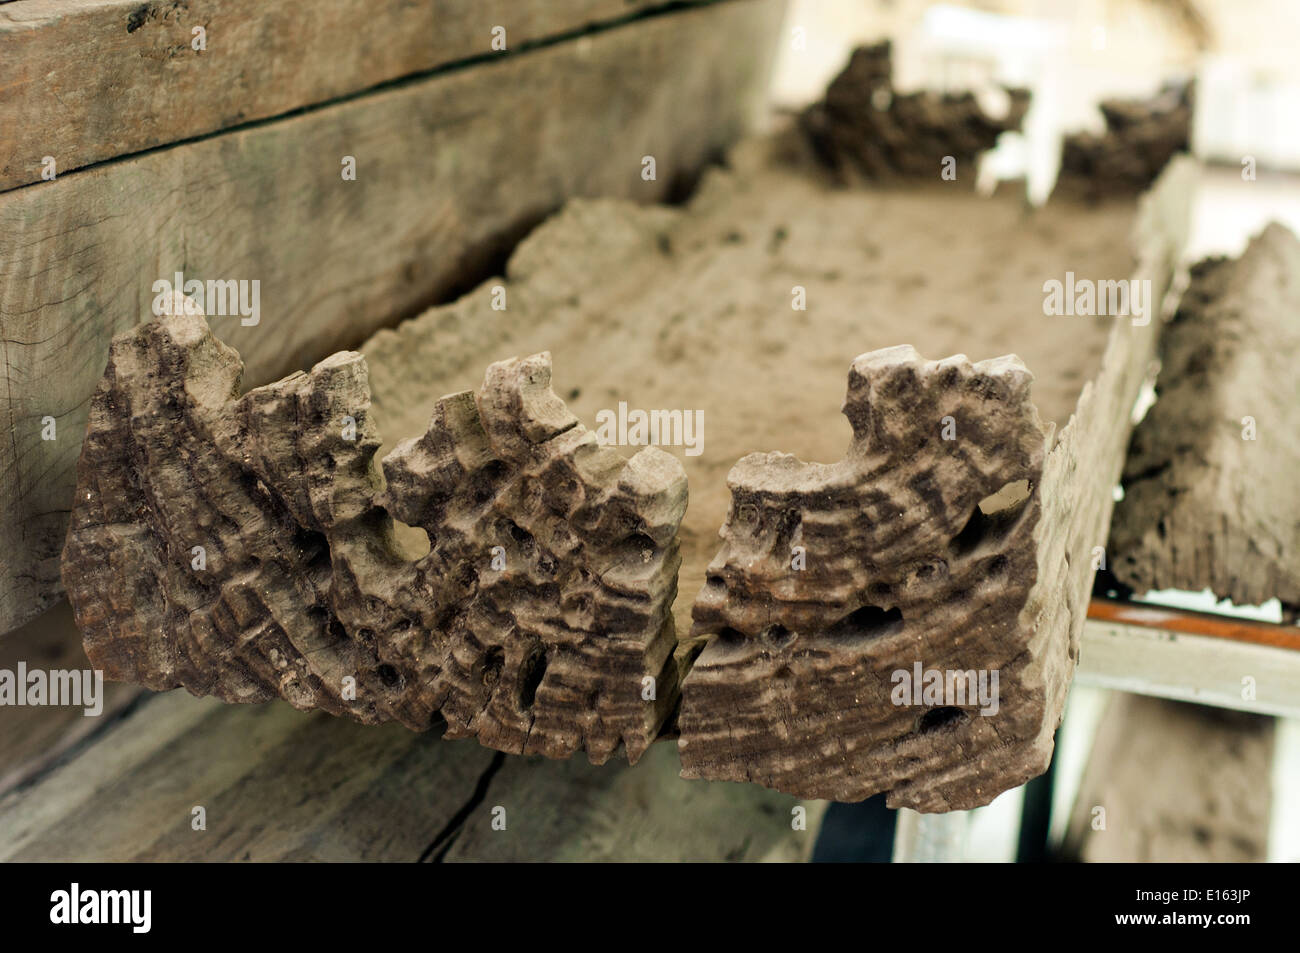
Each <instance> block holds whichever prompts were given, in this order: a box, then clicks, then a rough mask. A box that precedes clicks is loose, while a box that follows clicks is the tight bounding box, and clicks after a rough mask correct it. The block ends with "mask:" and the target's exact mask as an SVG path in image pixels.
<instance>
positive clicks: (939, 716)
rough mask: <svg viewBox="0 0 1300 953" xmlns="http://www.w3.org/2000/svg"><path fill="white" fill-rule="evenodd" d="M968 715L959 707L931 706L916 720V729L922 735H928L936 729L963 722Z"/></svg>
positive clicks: (949, 727) (950, 726)
mask: <svg viewBox="0 0 1300 953" xmlns="http://www.w3.org/2000/svg"><path fill="white" fill-rule="evenodd" d="M968 717H969V716H968V715H967V714H966V712H964V711H962V710H961V709H960V708H953V707H952V706H949V705H945V706H944V707H942V708H931V709H930V710H929V711H927V712H926V713H925V714H924V715H922V716H921V720H920V721H919V722H917V726H916V730H917V731H918V732H920V733H921V734H923V735H928V734H931V733H933V732H936V731H943V730H945V729H951V728H956V727H957V726H958V725H960V724H961V723H962V722H964V721H965V720H966V719H967V718H968Z"/></svg>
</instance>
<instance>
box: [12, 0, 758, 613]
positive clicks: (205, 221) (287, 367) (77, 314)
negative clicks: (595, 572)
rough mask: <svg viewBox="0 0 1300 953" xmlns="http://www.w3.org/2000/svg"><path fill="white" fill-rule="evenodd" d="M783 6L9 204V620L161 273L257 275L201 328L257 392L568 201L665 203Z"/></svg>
mask: <svg viewBox="0 0 1300 953" xmlns="http://www.w3.org/2000/svg"><path fill="white" fill-rule="evenodd" d="M83 6H84V5H80V4H79V5H77V7H76V9H78V10H79V9H81V8H82V7H83ZM109 6H110V7H111V6H115V5H113V4H110V5H109ZM585 6H586V5H584V7H585ZM11 7H12V9H11ZM592 8H593V9H594V7H592ZM24 9H26V2H25V0H24V2H22V3H19V4H13V5H9V6H6V7H5V11H6V13H8V14H9V16H10V17H14V16H17V15H18V14H19V13H21V12H22V11H23V10H24ZM148 9H150V10H153V9H155V7H149V8H148ZM158 9H163V7H162V6H159V7H158ZM167 9H171V8H170V7H168V8H167ZM385 9H387V8H385ZM529 9H530V10H532V9H534V8H533V7H530V8H529ZM535 9H536V10H540V5H539V6H538V7H536V8H535ZM570 9H573V8H572V7H571V8H570ZM782 9H783V4H782V3H781V2H780V0H741V2H729V3H722V4H716V5H709V6H704V7H700V8H696V9H687V10H681V11H678V12H676V13H674V14H672V15H670V16H663V17H653V18H648V19H644V20H638V21H634V22H630V23H627V24H625V25H622V26H620V27H618V28H616V29H611V30H607V31H604V32H600V33H597V34H593V35H591V36H587V37H582V38H580V39H577V40H574V41H572V42H565V43H560V44H556V45H554V46H549V47H545V48H541V49H534V50H530V51H526V52H523V53H520V54H518V55H513V54H512V55H509V56H504V57H501V58H500V59H490V60H488V61H485V62H482V63H479V64H476V65H474V66H473V67H472V68H468V69H464V70H456V71H452V72H447V73H444V74H440V75H432V76H429V77H423V78H417V79H414V80H412V81H410V82H405V83H401V84H396V85H392V86H389V87H386V88H384V89H382V90H380V91H375V92H372V93H369V94H367V95H363V96H359V97H356V98H352V99H348V100H345V101H342V102H338V103H332V104H330V105H328V106H326V107H324V108H321V109H315V110H309V111H307V112H305V113H300V114H296V115H291V116H288V117H286V118H282V119H278V120H276V121H273V122H266V123H257V124H253V125H250V126H247V127H245V128H241V129H237V130H232V131H229V132H227V133H224V134H221V135H215V136H211V137H208V138H204V139H200V140H198V141H193V142H186V143H181V144H179V145H175V146H171V147H167V148H160V149H153V150H149V151H146V152H143V153H139V154H137V155H133V156H130V157H128V158H125V159H123V160H121V161H116V162H111V163H102V164H99V165H96V166H95V167H93V168H88V169H84V170H81V171H77V172H72V173H69V174H67V175H63V176H60V177H59V178H58V179H57V180H55V181H53V182H41V183H38V184H36V185H33V186H28V187H24V188H18V189H14V190H11V191H9V192H5V193H2V194H0V262H3V265H2V266H0V269H2V270H0V366H2V367H3V371H2V372H0V373H3V375H4V381H3V382H2V383H0V481H2V482H3V484H4V486H5V487H6V490H7V492H6V493H5V494H4V495H3V501H2V502H0V543H2V544H3V545H0V633H3V632H6V631H8V630H10V629H12V628H14V627H15V626H17V625H19V624H21V623H22V622H23V621H24V620H26V619H29V618H31V617H33V616H35V615H36V614H38V613H39V612H40V611H41V610H42V609H44V608H45V607H47V606H49V605H50V604H52V603H53V601H54V600H55V599H56V598H57V597H58V595H59V593H60V591H61V587H60V584H59V579H58V553H59V550H60V549H61V547H62V543H63V536H64V533H65V531H66V528H67V520H68V512H69V509H70V506H71V502H72V489H73V485H74V482H75V475H74V470H75V464H76V459H77V456H78V453H79V450H80V443H81V434H82V433H83V432H84V430H85V425H86V419H87V413H88V409H89V402H90V396H91V393H92V392H93V390H94V388H95V384H96V382H97V381H98V379H99V376H100V373H101V371H102V370H103V366H104V360H105V358H106V356H107V353H108V344H109V341H110V340H111V338H112V337H113V335H114V334H116V333H118V332H120V331H123V330H125V329H127V328H129V327H131V326H133V325H134V324H135V323H136V322H137V321H139V320H140V318H141V316H142V315H144V314H145V313H146V311H147V308H148V305H149V302H150V301H151V300H152V299H153V297H154V292H153V290H152V286H153V283H154V282H156V281H158V280H159V279H161V278H166V279H168V280H171V278H172V276H173V275H174V274H175V273H176V272H178V271H179V272H182V273H184V275H185V277H186V278H188V279H199V280H217V279H223V280H224V279H230V280H240V281H253V280H256V281H259V282H260V299H261V301H260V303H261V310H262V313H263V314H265V315H266V316H267V318H266V320H265V321H262V322H260V323H259V324H257V325H255V326H243V325H242V324H241V319H240V317H239V316H231V317H219V318H218V317H215V316H214V324H215V328H214V329H215V330H216V332H217V334H218V336H219V337H221V338H222V339H223V340H224V341H226V342H227V343H229V344H231V345H233V346H234V347H236V348H237V349H238V350H240V352H241V353H242V354H243V355H244V358H245V361H246V362H247V376H248V380H249V383H252V384H260V383H265V382H267V381H269V380H273V379H275V378H276V377H279V376H281V375H283V374H285V373H288V372H290V371H293V370H300V369H305V368H307V367H309V366H310V365H311V364H312V363H314V362H315V361H317V360H319V359H320V358H322V357H324V356H326V355H327V354H329V353H330V352H332V351H334V350H336V349H337V348H339V347H347V346H353V345H355V344H356V343H357V342H359V341H361V340H363V339H364V338H365V337H366V336H367V335H369V334H370V333H372V332H373V331H374V330H375V329H376V328H378V327H380V326H382V325H384V324H386V323H392V322H395V321H397V320H399V319H400V318H402V317H405V316H409V315H411V314H414V313H417V312H418V311H420V310H421V309H423V308H425V307H427V306H428V305H429V304H430V303H431V302H432V301H435V300H438V299H441V298H445V297H446V296H447V295H449V294H453V293H455V292H457V291H459V290H461V289H462V288H463V287H464V284H465V282H466V281H467V280H470V279H469V276H473V275H477V274H480V273H481V272H482V271H483V270H484V269H486V268H487V267H488V263H489V262H491V261H492V260H493V258H494V256H496V255H498V254H500V253H501V251H502V250H503V249H504V248H506V247H509V245H510V244H511V243H513V242H514V241H516V240H517V239H518V236H519V235H520V234H521V233H523V232H524V231H526V230H527V229H528V228H530V227H531V226H533V225H534V224H535V223H536V222H538V221H539V220H541V219H542V218H544V217H545V216H546V215H547V214H549V213H550V212H552V211H553V210H554V209H556V208H557V207H559V206H560V205H561V204H562V203H563V202H564V200H565V199H566V198H568V197H569V196H571V195H587V196H595V195H617V196H621V197H627V198H633V199H637V200H639V201H647V202H652V201H658V200H661V199H663V198H664V197H665V196H668V195H671V194H674V191H675V190H677V189H679V188H681V186H682V183H683V181H686V180H688V179H689V178H690V177H691V176H692V175H694V174H695V173H696V172H697V170H698V169H699V167H700V165H701V164H702V163H703V162H704V161H705V160H706V159H707V158H709V157H710V156H711V155H713V154H714V153H715V152H716V151H718V150H719V149H721V148H723V147H724V146H725V145H726V144H727V143H729V142H731V141H732V140H734V139H735V138H736V137H737V136H738V135H739V134H740V133H741V132H742V131H743V130H744V129H745V128H746V127H747V126H748V124H749V123H750V122H751V120H752V119H753V118H754V117H755V116H756V114H757V109H758V108H759V106H760V104H761V101H762V96H763V87H764V83H765V82H766V78H767V73H768V66H769V60H770V52H771V42H770V40H771V38H772V37H773V36H774V33H775V31H776V29H777V27H778V25H779V22H780V17H781V13H782ZM69 15H70V16H71V15H72V14H69ZM264 15H265V16H268V17H275V16H279V15H281V14H278V13H274V12H270V11H268V12H266V13H265V14H264ZM539 15H540V14H539ZM0 16H3V14H0ZM164 20H165V18H164ZM167 22H170V21H167ZM507 22H509V21H507ZM490 25H491V24H488V26H490ZM161 29H163V27H162V25H161V24H160V23H158V22H154V21H152V20H150V21H149V22H147V23H146V25H145V26H143V27H142V28H141V29H140V30H139V31H137V32H136V34H132V37H137V36H144V37H146V38H148V37H154V36H156V35H159V31H160V30H161ZM122 33H123V36H124V37H125V36H126V31H125V27H123V29H122ZM128 39H130V38H128ZM353 39H354V38H353V37H352V36H350V35H349V37H348V42H349V43H352V42H353ZM277 42H278V41H277ZM213 47H214V48H213V49H212V50H211V51H210V54H209V55H210V56H211V57H212V59H213V61H214V62H216V61H219V60H218V57H217V52H218V50H219V42H218V39H217V38H216V37H214V38H213ZM379 59H383V58H382V57H380V58H379ZM9 62H10V59H9V58H8V57H5V63H6V65H8V64H9ZM76 62H77V63H78V64H79V65H78V70H79V71H80V70H82V69H84V68H85V64H84V63H83V62H82V61H81V60H80V59H78V60H76ZM79 75H80V72H79ZM612 143H617V144H618V146H617V148H614V147H612V146H609V145H608V144H612ZM42 154H44V152H43V153H42ZM647 154H649V155H654V156H655V157H656V159H657V178H656V180H654V181H645V180H643V179H642V178H641V170H642V167H641V157H642V156H643V155H647ZM345 155H353V156H356V157H357V176H356V180H355V181H345V180H343V179H342V178H341V175H340V171H341V166H340V159H341V157H342V156H345ZM272 316H273V317H272ZM543 349H544V348H538V349H537V350H543ZM479 370H480V371H481V370H482V367H481V366H480V368H479ZM47 416H49V417H53V418H54V419H55V422H56V428H57V429H56V439H54V440H44V439H42V430H43V429H44V426H45V425H44V422H43V420H44V418H45V417H47ZM411 432H412V433H414V432H415V431H414V429H412V431H411Z"/></svg>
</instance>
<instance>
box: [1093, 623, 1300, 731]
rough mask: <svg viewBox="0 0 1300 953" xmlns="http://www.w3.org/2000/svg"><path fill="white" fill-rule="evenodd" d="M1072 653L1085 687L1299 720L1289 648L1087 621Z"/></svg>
mask: <svg viewBox="0 0 1300 953" xmlns="http://www.w3.org/2000/svg"><path fill="white" fill-rule="evenodd" d="M1234 621H1240V620H1234ZM1275 628H1281V627H1280V626H1277V627H1275ZM1079 653H1080V658H1079V669H1078V672H1077V674H1076V678H1077V679H1078V680H1079V681H1080V682H1082V683H1084V684H1087V685H1097V686H1100V687H1102V688H1113V689H1117V690H1119V691H1125V692H1134V693H1136V694H1140V695H1154V696H1157V697H1160V698H1172V699H1176V700H1178V701H1188V702H1197V703H1198V704H1201V705H1213V706H1215V707H1216V708H1233V709H1237V710H1239V711H1248V712H1257V713H1260V714H1269V715H1277V716H1279V717H1285V718H1300V651H1297V650H1296V649H1294V648H1281V647H1278V646H1276V645H1269V644H1263V643H1260V642H1255V641H1244V640H1240V639H1236V638H1223V637H1221V636H1219V635H1212V634H1192V633H1189V632H1186V631H1181V630H1180V629H1178V628H1166V627H1165V626H1164V624H1163V623H1157V624H1154V625H1153V624H1150V623H1142V624H1134V623H1133V622H1132V621H1119V620H1109V619H1091V618H1090V619H1089V620H1088V622H1087V624H1086V625H1085V626H1084V630H1083V639H1082V641H1081V643H1080V648H1079Z"/></svg>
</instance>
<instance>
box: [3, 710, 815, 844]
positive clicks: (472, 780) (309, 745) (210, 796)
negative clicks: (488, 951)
mask: <svg viewBox="0 0 1300 953" xmlns="http://www.w3.org/2000/svg"><path fill="white" fill-rule="evenodd" d="M44 711H46V712H47V713H48V711H49V710H48V709H44ZM502 759H504V756H502V755H494V754H493V753H492V752H491V751H489V750H487V749H486V748H483V747H480V746H479V745H477V744H474V743H473V742H470V741H460V742H452V741H443V740H441V739H440V738H439V737H437V735H436V734H435V733H415V732H411V731H408V730H406V729H405V728H403V727H401V726H400V725H395V724H390V725H386V726H381V727H377V728H376V727H367V726H363V725H358V724H355V723H353V722H350V721H347V720H343V719H336V718H331V717H329V716H328V715H325V714H323V713H319V712H317V713H315V714H311V715H308V714H305V713H303V712H299V711H295V710H293V709H292V708H290V707H289V706H288V705H282V704H271V705H260V706H249V705H239V706H226V705H222V704H220V703H218V702H216V701H214V700H212V699H196V698H192V697H190V696H189V695H188V694H186V693H185V692H183V691H176V692H170V693H167V694H163V695H158V696H155V697H153V698H151V699H150V700H148V701H147V702H145V703H144V704H142V705H140V706H138V707H137V708H135V709H134V710H133V711H132V712H131V713H130V714H129V715H128V716H127V717H125V718H122V719H119V720H118V721H117V722H116V723H115V724H113V725H112V726H110V727H109V728H108V729H107V730H106V731H105V732H103V733H102V734H101V735H100V737H98V738H97V739H96V742H95V743H94V744H93V745H90V746H87V747H84V748H82V749H81V750H79V751H77V752H76V753H75V755H74V756H72V757H70V758H68V759H67V760H66V761H65V762H64V763H61V764H59V765H57V766H55V767H53V768H51V769H49V770H47V771H46V772H45V773H44V774H43V775H42V776H40V777H39V778H37V779H34V780H33V781H32V782H31V783H29V785H28V786H26V787H25V788H23V789H21V790H18V791H13V792H10V793H9V794H8V795H6V796H4V797H3V798H0V859H4V860H32V861H43V862H50V861H82V862H85V861H126V860H136V861H196V860H203V861H272V860H313V861H406V862H411V861H416V860H445V861H448V862H450V861H470V860H530V861H544V860H578V859H581V860H585V861H594V860H608V861H623V860H650V861H679V860H687V861H722V860H800V859H806V857H807V856H809V855H810V854H811V851H812V843H813V840H814V838H815V837H816V834H817V829H818V820H819V817H820V812H821V810H822V806H821V805H817V804H809V803H801V802H799V801H796V800H794V799H793V798H789V797H786V796H783V795H779V794H776V793H774V792H771V791H765V790H763V789H761V788H758V787H753V786H751V787H748V788H738V787H737V786H736V785H730V784H713V785H705V784H698V783H687V782H685V781H682V780H681V779H680V778H678V777H677V772H678V767H679V766H678V762H677V758H676V752H675V750H674V749H673V747H672V746H671V745H656V746H655V747H654V748H653V749H652V750H651V752H650V753H648V754H647V756H646V758H645V759H644V760H643V761H642V763H641V764H638V765H637V766H636V767H634V768H632V767H629V766H627V765H626V764H622V765H620V764H613V763H612V764H608V765H605V766H604V767H601V768H595V767H592V766H591V765H588V764H586V763H585V762H584V761H580V760H575V761H567V762H557V761H547V760H545V759H542V758H516V759H505V760H504V762H503V760H502ZM196 808H202V809H203V814H202V821H203V827H202V828H199V827H197V826H196V819H197V818H198V816H199V815H198V814H196V812H195V809H196ZM496 808H501V809H502V810H501V811H496V810H494V809H496ZM795 808H802V810H803V813H804V817H805V818H806V826H805V828H804V829H802V830H800V829H796V824H795V823H794V822H795V821H796V819H797V815H796V814H795V813H794V811H795ZM500 821H504V824H505V829H504V830H502V829H499V828H500ZM494 822H497V823H496V826H494Z"/></svg>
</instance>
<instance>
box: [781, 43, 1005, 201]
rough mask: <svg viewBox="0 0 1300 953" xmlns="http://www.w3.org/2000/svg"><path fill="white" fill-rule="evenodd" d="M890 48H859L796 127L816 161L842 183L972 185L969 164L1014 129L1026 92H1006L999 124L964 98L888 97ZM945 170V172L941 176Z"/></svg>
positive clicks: (934, 95)
mask: <svg viewBox="0 0 1300 953" xmlns="http://www.w3.org/2000/svg"><path fill="white" fill-rule="evenodd" d="M892 72H893V60H892V44H891V43H890V41H889V40H883V41H881V42H880V43H877V44H875V45H873V46H862V47H858V48H857V49H856V50H854V51H853V54H852V56H851V57H850V58H849V62H848V65H846V66H845V67H844V69H843V70H842V71H841V72H840V73H839V75H837V76H836V77H835V79H833V80H832V81H831V84H830V86H828V87H827V89H826V96H825V97H824V98H823V99H822V100H821V101H820V102H818V103H814V104H813V105H812V106H809V107H808V108H807V109H805V110H804V111H803V112H802V113H801V114H800V116H799V126H800V128H801V129H802V131H803V133H804V134H805V135H806V136H807V137H808V140H809V142H810V143H811V145H812V147H813V151H814V153H815V154H816V156H817V157H818V158H819V159H820V160H821V161H822V162H823V163H825V164H826V165H827V166H828V167H830V169H832V170H833V171H834V172H835V173H837V174H838V175H839V176H841V177H843V178H865V179H888V178H895V177H898V176H911V177H916V178H935V177H938V176H939V175H940V174H941V173H944V177H945V178H947V179H949V180H960V181H962V182H966V183H970V184H974V182H975V161H976V159H977V158H978V157H979V155H980V153H982V152H985V151H986V150H988V149H991V148H992V147H993V146H994V145H996V144H997V140H998V136H1000V135H1002V133H1004V132H1009V131H1012V130H1015V129H1019V128H1020V123H1021V121H1022V120H1023V119H1024V117H1025V113H1026V112H1027V111H1028V110H1029V92H1028V90H1024V89H1011V90H1008V91H1007V94H1008V97H1009V104H1008V108H1007V113H1006V115H1005V116H1002V117H1000V118H996V117H993V116H990V115H988V114H987V113H985V112H984V110H983V109H981V108H980V105H979V103H978V101H977V100H976V98H975V95H974V94H973V93H971V92H962V93H935V92H932V91H930V90H918V91H917V92H912V93H898V92H896V91H895V90H894V87H893V80H892ZM945 162H950V163H951V165H950V166H949V167H947V168H945Z"/></svg>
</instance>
